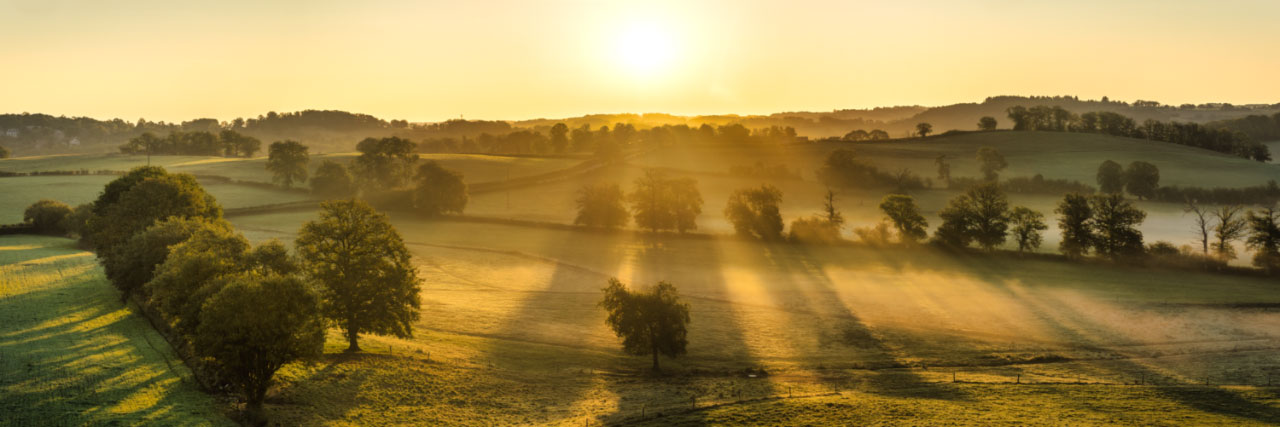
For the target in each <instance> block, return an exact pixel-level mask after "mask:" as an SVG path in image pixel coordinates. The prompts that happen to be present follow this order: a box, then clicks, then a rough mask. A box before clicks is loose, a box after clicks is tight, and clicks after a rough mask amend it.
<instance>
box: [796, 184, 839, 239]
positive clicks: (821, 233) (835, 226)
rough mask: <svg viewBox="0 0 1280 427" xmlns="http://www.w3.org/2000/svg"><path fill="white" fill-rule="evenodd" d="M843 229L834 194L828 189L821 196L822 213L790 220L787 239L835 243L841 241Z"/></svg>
mask: <svg viewBox="0 0 1280 427" xmlns="http://www.w3.org/2000/svg"><path fill="white" fill-rule="evenodd" d="M843 227H844V215H842V214H841V213H840V210H839V209H837V208H836V193H835V192H834V191H831V190H830V189H828V190H827V194H826V195H825V196H823V200H822V212H821V213H819V214H817V215H814V216H812V217H808V218H797V219H795V220H792V221H791V231H790V234H789V235H788V237H789V238H790V239H791V240H792V241H797V242H809V243H835V242H838V241H840V240H841V237H840V230H841V229H842V228H843Z"/></svg>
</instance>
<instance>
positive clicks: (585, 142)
mask: <svg viewBox="0 0 1280 427" xmlns="http://www.w3.org/2000/svg"><path fill="white" fill-rule="evenodd" d="M592 136H593V134H592V133H591V125H588V124H584V125H582V127H579V128H576V129H574V130H573V131H571V132H569V142H571V143H573V151H577V152H583V151H590V150H591V149H593V148H595V142H594V141H593V140H592Z"/></svg>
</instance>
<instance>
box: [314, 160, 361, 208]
mask: <svg viewBox="0 0 1280 427" xmlns="http://www.w3.org/2000/svg"><path fill="white" fill-rule="evenodd" d="M357 190H358V188H357V187H356V182H355V178H354V177H352V176H351V172H350V171H348V170H347V167H346V166H343V165H342V164H341V163H338V162H335V161H333V160H325V161H324V163H321V164H320V167H318V168H316V172H315V174H314V175H313V176H312V177H311V194H313V195H315V196H316V197H319V198H322V199H325V200H333V199H346V198H350V197H352V196H355V195H356V191H357Z"/></svg>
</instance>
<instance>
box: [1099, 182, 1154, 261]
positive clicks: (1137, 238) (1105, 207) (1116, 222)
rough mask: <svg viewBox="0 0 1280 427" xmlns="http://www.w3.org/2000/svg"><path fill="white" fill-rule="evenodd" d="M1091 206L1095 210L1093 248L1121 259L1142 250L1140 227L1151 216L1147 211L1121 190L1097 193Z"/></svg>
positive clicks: (1101, 253) (1137, 253) (1102, 253)
mask: <svg viewBox="0 0 1280 427" xmlns="http://www.w3.org/2000/svg"><path fill="white" fill-rule="evenodd" d="M1089 208H1090V209H1092V210H1093V248H1094V251H1095V252H1096V253H1097V254H1098V255H1101V256H1107V257H1110V258H1111V259H1119V258H1121V257H1124V256H1132V255H1141V254H1142V251H1143V243H1142V232H1141V231H1138V228H1137V227H1138V226H1139V225H1142V221H1143V220H1145V219H1146V218H1147V213H1146V212H1143V211H1141V210H1139V209H1138V208H1136V207H1134V206H1133V205H1132V204H1130V203H1129V202H1128V201H1126V200H1125V199H1124V196H1122V195H1119V194H1109V195H1106V194H1100V195H1096V196H1093V198H1092V199H1089Z"/></svg>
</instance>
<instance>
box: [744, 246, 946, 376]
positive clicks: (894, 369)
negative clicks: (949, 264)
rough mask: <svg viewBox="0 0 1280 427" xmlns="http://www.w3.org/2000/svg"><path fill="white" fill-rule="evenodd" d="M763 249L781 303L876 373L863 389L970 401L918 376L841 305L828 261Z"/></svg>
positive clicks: (804, 251) (805, 252) (789, 249)
mask: <svg viewBox="0 0 1280 427" xmlns="http://www.w3.org/2000/svg"><path fill="white" fill-rule="evenodd" d="M763 249H764V255H765V257H764V259H762V260H761V261H760V262H762V263H765V264H766V265H771V266H773V267H774V268H775V269H776V270H777V271H779V273H781V274H780V275H779V277H778V279H779V282H778V283H775V284H774V285H773V286H771V288H772V289H773V290H774V292H775V295H776V297H777V298H778V299H779V300H785V299H791V300H793V301H796V303H797V306H795V309H797V310H799V311H800V312H808V313H813V314H815V315H818V316H819V318H818V319H814V320H816V321H814V322H810V323H808V324H807V326H806V327H807V328H808V329H810V330H811V331H812V333H814V334H816V335H817V336H819V337H823V339H824V341H826V342H824V343H823V344H825V345H828V346H832V345H834V346H840V348H844V349H847V351H848V352H849V353H850V358H851V359H853V360H856V361H853V360H851V361H850V366H852V367H860V368H870V369H872V370H874V371H876V373H875V374H874V375H871V376H870V377H868V378H867V381H866V383H865V384H864V387H867V388H869V390H870V391H872V392H874V393H878V394H883V395H889V396H899V397H914V398H930V399H944V400H965V399H967V398H968V397H967V396H966V394H965V393H964V392H963V391H962V390H960V389H959V388H957V387H955V386H954V385H952V384H947V383H940V382H933V381H928V380H926V379H924V378H923V377H921V376H920V375H919V374H917V373H916V372H915V371H914V369H912V368H913V367H912V366H908V365H907V364H905V363H904V362H903V359H904V358H905V356H906V353H905V352H904V350H903V349H898V348H894V347H893V346H891V345H889V344H888V343H887V342H886V341H885V340H884V338H883V337H881V336H880V334H879V333H878V332H877V331H875V330H873V329H872V328H871V327H869V326H868V325H867V324H866V323H865V322H864V321H863V320H862V319H861V318H859V317H858V315H856V314H855V313H853V311H852V310H850V308H849V306H848V305H847V304H846V303H844V302H843V301H842V298H843V297H842V296H841V294H840V291H839V285H838V284H836V283H834V282H833V281H832V280H831V278H830V276H829V275H828V274H827V272H826V271H825V270H824V269H823V265H824V264H825V262H824V261H823V260H822V257H817V256H814V254H811V253H810V252H809V251H810V249H809V247H808V246H804V245H765V246H763ZM840 255H848V253H840ZM862 262H868V261H866V260H865V259H863V260H860V261H854V262H853V263H852V264H858V263H862ZM844 267H849V265H848V264H846V265H844ZM890 267H891V268H892V269H894V270H897V271H901V270H904V269H908V268H910V265H909V264H907V263H905V262H904V261H901V260H897V261H896V262H895V263H893V264H892V265H891V266H890ZM800 324H804V323H800ZM800 324H797V326H800Z"/></svg>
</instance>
